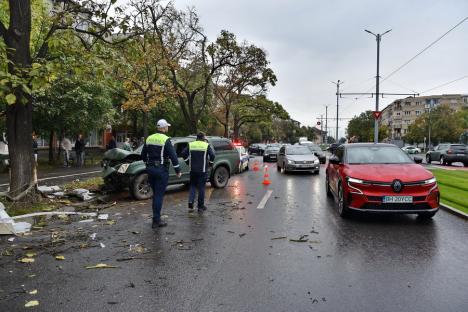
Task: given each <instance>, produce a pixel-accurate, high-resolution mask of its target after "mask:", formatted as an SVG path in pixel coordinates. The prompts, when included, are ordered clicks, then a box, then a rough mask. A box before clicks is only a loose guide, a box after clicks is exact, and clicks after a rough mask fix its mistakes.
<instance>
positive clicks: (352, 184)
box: [326, 143, 439, 219]
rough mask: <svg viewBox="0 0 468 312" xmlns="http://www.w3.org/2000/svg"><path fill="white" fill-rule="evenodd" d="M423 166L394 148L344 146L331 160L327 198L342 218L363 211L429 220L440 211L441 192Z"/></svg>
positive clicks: (327, 180) (420, 159) (382, 145)
mask: <svg viewBox="0 0 468 312" xmlns="http://www.w3.org/2000/svg"><path fill="white" fill-rule="evenodd" d="M421 162H422V158H420V157H415V158H414V160H413V159H411V158H410V157H409V156H408V155H407V154H406V153H405V152H403V151H402V150H401V149H399V148H398V147H396V146H395V145H391V144H373V143H357V144H344V145H341V146H339V147H338V148H337V149H336V151H335V153H334V155H332V156H331V157H330V158H329V163H328V166H327V170H326V190H327V195H328V196H330V197H331V196H333V195H334V196H335V197H336V205H337V209H338V212H339V214H340V215H341V216H342V217H346V216H348V215H349V214H350V212H351V211H363V212H388V213H405V214H418V216H419V217H420V218H423V219H430V218H432V217H433V216H434V215H435V214H436V213H437V211H438V210H439V188H438V186H437V182H436V179H435V178H434V176H433V175H432V173H431V172H429V171H427V170H426V169H424V168H423V167H422V166H421V165H419V164H420V163H421Z"/></svg>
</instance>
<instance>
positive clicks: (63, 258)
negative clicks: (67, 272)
mask: <svg viewBox="0 0 468 312" xmlns="http://www.w3.org/2000/svg"><path fill="white" fill-rule="evenodd" d="M55 260H65V257H64V256H62V255H57V256H55Z"/></svg>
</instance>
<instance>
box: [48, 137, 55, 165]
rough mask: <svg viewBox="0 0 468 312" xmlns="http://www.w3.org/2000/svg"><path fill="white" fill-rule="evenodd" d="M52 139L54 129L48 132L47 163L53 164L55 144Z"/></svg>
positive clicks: (53, 138)
mask: <svg viewBox="0 0 468 312" xmlns="http://www.w3.org/2000/svg"><path fill="white" fill-rule="evenodd" d="M54 141H55V131H54V130H50V133H49V164H53V163H54V160H55V159H54V154H55V153H54V152H55V148H54V147H55V146H54V145H55V144H54Z"/></svg>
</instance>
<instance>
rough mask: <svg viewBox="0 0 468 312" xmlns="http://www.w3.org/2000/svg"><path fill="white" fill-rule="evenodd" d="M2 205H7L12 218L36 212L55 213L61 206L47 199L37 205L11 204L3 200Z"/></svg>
mask: <svg viewBox="0 0 468 312" xmlns="http://www.w3.org/2000/svg"><path fill="white" fill-rule="evenodd" d="M2 203H3V204H4V205H5V210H6V212H7V213H8V215H9V216H10V217H15V216H19V215H24V214H29V213H34V212H43V211H53V210H55V209H57V208H58V206H59V205H60V203H58V202H56V201H52V200H46V199H43V200H41V201H37V202H35V203H21V202H11V201H8V200H2ZM62 205H63V204H62Z"/></svg>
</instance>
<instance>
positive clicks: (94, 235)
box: [89, 233, 97, 240]
mask: <svg viewBox="0 0 468 312" xmlns="http://www.w3.org/2000/svg"><path fill="white" fill-rule="evenodd" d="M96 235H97V233H93V234H91V235H89V238H91V239H92V240H95V239H96Z"/></svg>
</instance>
